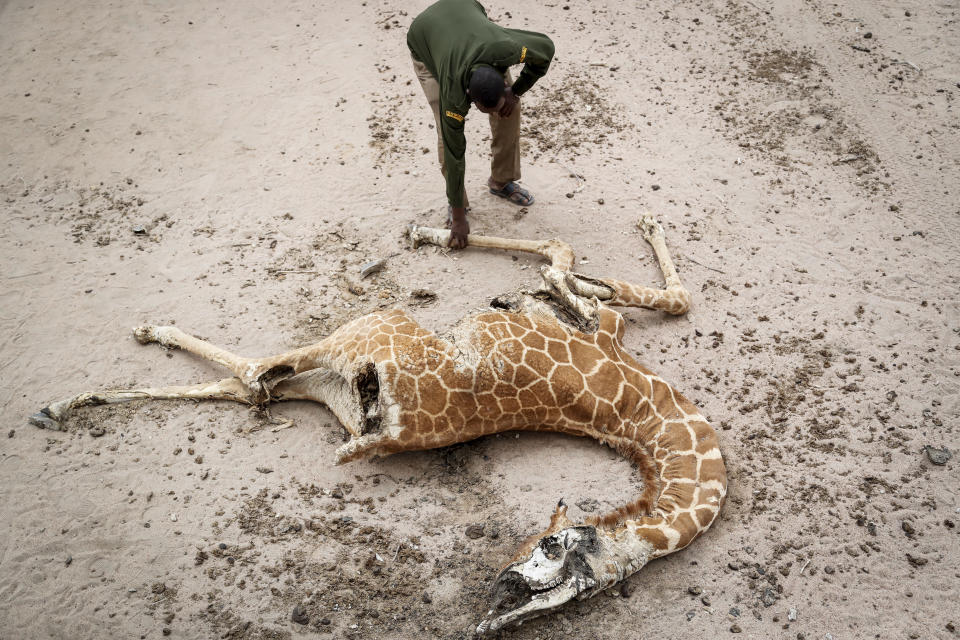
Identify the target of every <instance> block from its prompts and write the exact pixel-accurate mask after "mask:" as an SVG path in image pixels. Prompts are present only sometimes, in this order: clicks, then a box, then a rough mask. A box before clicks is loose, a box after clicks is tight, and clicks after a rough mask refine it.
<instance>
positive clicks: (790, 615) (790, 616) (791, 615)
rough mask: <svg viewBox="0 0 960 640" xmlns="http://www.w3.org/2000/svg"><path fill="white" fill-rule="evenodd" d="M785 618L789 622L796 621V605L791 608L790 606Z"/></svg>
mask: <svg viewBox="0 0 960 640" xmlns="http://www.w3.org/2000/svg"><path fill="white" fill-rule="evenodd" d="M787 620H788V621H789V622H796V621H797V609H796V607H791V608H790V611H789V612H788V613H787Z"/></svg>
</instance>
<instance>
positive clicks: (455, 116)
mask: <svg viewBox="0 0 960 640" xmlns="http://www.w3.org/2000/svg"><path fill="white" fill-rule="evenodd" d="M463 120H464V115H463V114H461V113H459V111H458V110H454V109H451V108H449V107H447V106H446V105H445V104H444V102H443V100H441V101H440V136H441V137H442V138H443V163H444V167H445V168H446V174H447V175H446V179H447V202H449V203H450V206H452V207H462V206H463V194H464V186H463V182H464V173H465V171H466V161H465V159H464V154H465V152H466V150H467V139H466V136H464V135H463Z"/></svg>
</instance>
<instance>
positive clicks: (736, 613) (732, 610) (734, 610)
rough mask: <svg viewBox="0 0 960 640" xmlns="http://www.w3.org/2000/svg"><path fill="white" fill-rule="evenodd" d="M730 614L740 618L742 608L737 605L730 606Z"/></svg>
mask: <svg viewBox="0 0 960 640" xmlns="http://www.w3.org/2000/svg"><path fill="white" fill-rule="evenodd" d="M730 615H732V616H733V617H734V618H739V617H740V609H737V608H736V607H730Z"/></svg>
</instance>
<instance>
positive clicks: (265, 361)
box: [133, 325, 303, 404]
mask: <svg viewBox="0 0 960 640" xmlns="http://www.w3.org/2000/svg"><path fill="white" fill-rule="evenodd" d="M133 335H134V337H135V338H136V339H137V342H139V343H140V344H150V343H151V342H156V343H157V344H159V345H161V346H164V347H168V348H171V349H183V350H184V351H187V352H189V353H192V354H194V355H197V356H200V357H201V358H204V359H205V360H210V361H211V362H215V363H217V364H219V365H221V366H223V367H226V368H227V369H229V370H230V371H231V372H232V373H233V374H234V375H235V376H236V377H238V378H239V379H240V380H241V381H242V382H243V383H244V384H246V385H247V386H248V387H249V389H250V393H252V394H253V403H254V404H265V403H267V402H269V401H270V389H271V388H272V387H273V386H274V385H276V384H277V383H278V382H279V381H281V380H284V379H286V378H288V377H290V376H292V375H294V374H295V373H298V371H297V370H296V367H295V366H294V365H293V362H294V361H295V360H297V359H296V357H295V355H296V354H297V352H295V351H294V352H290V353H289V354H281V355H279V356H271V357H267V358H244V357H241V356H238V355H236V354H234V353H232V352H230V351H227V350H226V349H223V348H221V347H218V346H216V345H213V344H210V343H209V342H207V341H206V340H201V339H200V338H197V337H194V336H191V335H190V334H188V333H184V332H183V331H181V330H180V329H178V328H177V327H169V326H165V327H158V326H150V325H146V326H142V327H137V328H136V329H134V330H133ZM299 362H301V367H302V366H303V363H302V360H299Z"/></svg>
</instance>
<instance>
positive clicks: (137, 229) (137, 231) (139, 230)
mask: <svg viewBox="0 0 960 640" xmlns="http://www.w3.org/2000/svg"><path fill="white" fill-rule="evenodd" d="M131 231H133V235H136V236H145V235H147V230H146V229H145V228H144V227H143V225H139V224H138V225H135V226H134V227H133V229H131Z"/></svg>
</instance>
